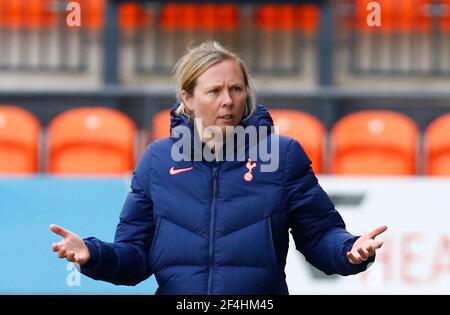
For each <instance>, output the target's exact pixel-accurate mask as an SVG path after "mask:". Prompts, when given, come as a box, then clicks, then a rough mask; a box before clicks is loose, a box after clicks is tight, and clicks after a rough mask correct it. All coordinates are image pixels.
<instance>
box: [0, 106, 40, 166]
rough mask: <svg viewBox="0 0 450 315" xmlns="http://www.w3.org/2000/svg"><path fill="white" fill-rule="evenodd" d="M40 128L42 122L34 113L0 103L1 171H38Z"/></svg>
mask: <svg viewBox="0 0 450 315" xmlns="http://www.w3.org/2000/svg"><path fill="white" fill-rule="evenodd" d="M40 130H41V126H40V123H39V121H38V120H37V118H36V117H35V116H34V115H33V114H32V113H30V112H28V111H27V110H25V109H22V108H19V107H16V106H10V105H0V173H17V174H27V173H34V172H37V171H38V152H39V151H38V150H39V133H40Z"/></svg>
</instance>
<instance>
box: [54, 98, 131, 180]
mask: <svg viewBox="0 0 450 315" xmlns="http://www.w3.org/2000/svg"><path fill="white" fill-rule="evenodd" d="M135 135H136V126H135V124H134V122H133V121H132V120H131V119H130V118H129V117H128V116H126V115H125V114H123V113H121V112H119V111H117V110H114V109H109V108H103V107H81V108H75V109H71V110H68V111H66V112H64V113H61V114H59V115H58V116H57V117H55V118H54V119H53V120H52V121H51V123H50V125H49V128H48V150H49V153H48V170H49V172H50V173H58V174H96V175H97V174H123V173H128V172H130V171H131V170H132V168H133V166H134V150H135Z"/></svg>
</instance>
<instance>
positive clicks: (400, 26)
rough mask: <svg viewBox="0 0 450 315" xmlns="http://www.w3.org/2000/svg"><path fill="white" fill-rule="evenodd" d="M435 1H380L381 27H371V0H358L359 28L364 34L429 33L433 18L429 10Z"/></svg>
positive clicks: (357, 15)
mask: <svg viewBox="0 0 450 315" xmlns="http://www.w3.org/2000/svg"><path fill="white" fill-rule="evenodd" d="M432 1H433V0H379V1H376V3H379V4H380V8H381V26H377V27H371V26H369V25H368V23H367V17H368V15H369V14H370V13H371V12H372V11H370V10H369V11H368V10H367V5H368V4H369V3H371V2H374V1H371V0H356V18H357V23H356V25H357V28H358V29H359V30H360V31H363V32H374V31H384V32H401V33H408V32H429V31H430V29H431V26H432V17H431V15H430V14H429V13H427V8H429V5H430V4H431V3H432Z"/></svg>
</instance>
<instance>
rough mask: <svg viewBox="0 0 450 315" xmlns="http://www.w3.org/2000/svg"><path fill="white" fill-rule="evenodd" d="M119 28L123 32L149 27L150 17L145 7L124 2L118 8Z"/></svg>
mask: <svg viewBox="0 0 450 315" xmlns="http://www.w3.org/2000/svg"><path fill="white" fill-rule="evenodd" d="M118 15H119V27H120V29H121V30H124V31H133V30H136V29H137V28H139V27H143V26H146V25H151V23H152V16H151V14H149V12H148V11H146V10H145V7H144V6H142V5H141V4H139V3H136V2H125V3H122V4H121V5H120V6H119V13H118Z"/></svg>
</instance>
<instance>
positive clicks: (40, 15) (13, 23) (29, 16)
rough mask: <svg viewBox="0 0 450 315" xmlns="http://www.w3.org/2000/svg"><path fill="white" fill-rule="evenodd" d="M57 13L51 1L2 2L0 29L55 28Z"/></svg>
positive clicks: (18, 0) (10, 0) (17, 0)
mask: <svg viewBox="0 0 450 315" xmlns="http://www.w3.org/2000/svg"><path fill="white" fill-rule="evenodd" d="M56 23H57V12H55V11H52V10H51V0H1V1H0V27H7V28H9V29H18V28H29V29H39V28H43V27H50V26H54V25H56Z"/></svg>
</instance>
